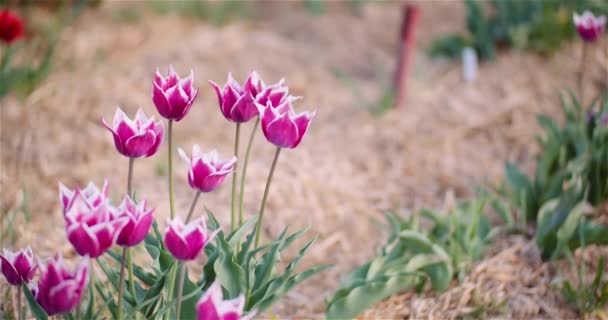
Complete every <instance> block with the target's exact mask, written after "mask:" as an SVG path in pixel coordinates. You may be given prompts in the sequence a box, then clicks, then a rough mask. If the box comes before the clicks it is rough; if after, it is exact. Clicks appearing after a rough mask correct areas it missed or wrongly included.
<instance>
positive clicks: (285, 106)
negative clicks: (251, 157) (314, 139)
mask: <svg viewBox="0 0 608 320" xmlns="http://www.w3.org/2000/svg"><path fill="white" fill-rule="evenodd" d="M294 100H296V98H293V97H288V98H286V99H285V101H283V102H282V103H281V104H280V105H279V106H278V107H276V108H273V107H272V105H271V104H270V103H268V104H267V105H266V106H263V105H260V104H258V105H257V107H258V109H259V111H260V116H261V119H262V121H261V122H262V131H263V132H264V136H266V140H268V141H269V142H270V143H272V144H274V145H275V146H277V147H280V148H295V147H297V146H298V145H299V144H300V142H302V138H303V137H304V134H306V131H307V130H308V127H309V126H310V122H311V121H312V119H313V118H314V116H315V114H316V112H302V113H300V114H296V113H295V112H294V111H293V107H292V105H291V102H292V101H294Z"/></svg>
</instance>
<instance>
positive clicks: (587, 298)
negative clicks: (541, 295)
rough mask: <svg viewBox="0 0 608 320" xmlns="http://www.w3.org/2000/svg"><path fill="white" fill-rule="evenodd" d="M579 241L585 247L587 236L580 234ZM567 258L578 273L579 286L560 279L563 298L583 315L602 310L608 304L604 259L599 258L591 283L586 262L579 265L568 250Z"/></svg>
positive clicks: (559, 284)
mask: <svg viewBox="0 0 608 320" xmlns="http://www.w3.org/2000/svg"><path fill="white" fill-rule="evenodd" d="M579 239H580V241H581V243H583V245H582V247H584V242H585V235H584V233H583V232H579ZM566 257H567V258H568V262H569V263H570V267H571V268H572V270H575V271H576V276H577V282H578V283H577V284H572V283H571V282H570V281H569V280H567V279H565V280H563V279H558V281H557V282H558V286H559V289H560V292H561V294H562V296H563V297H564V298H565V299H566V300H567V301H568V302H570V303H571V304H573V305H574V306H575V307H576V310H577V311H578V312H579V313H582V314H583V315H586V314H588V313H590V312H593V311H595V310H597V309H600V308H602V307H603V306H605V305H606V302H608V280H606V278H605V275H604V267H605V263H604V257H602V256H600V257H599V258H598V264H597V270H596V271H595V274H594V277H593V280H592V281H591V282H589V283H588V282H586V281H585V275H586V274H587V270H586V269H587V268H586V265H585V261H584V260H582V261H581V262H580V265H577V263H576V261H575V260H574V256H573V255H572V251H570V250H569V249H567V250H566Z"/></svg>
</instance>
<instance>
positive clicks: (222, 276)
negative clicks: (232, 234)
mask: <svg viewBox="0 0 608 320" xmlns="http://www.w3.org/2000/svg"><path fill="white" fill-rule="evenodd" d="M216 239H217V247H218V257H217V260H216V261H215V263H214V264H213V267H214V269H215V274H216V277H217V279H218V280H219V281H220V283H221V284H222V287H224V288H225V289H226V291H228V296H229V298H235V297H237V296H238V295H239V294H241V293H243V292H245V270H243V267H242V266H240V265H239V264H237V263H236V257H235V250H234V248H232V247H231V246H230V244H229V243H228V242H227V241H226V240H225V239H223V237H222V236H221V235H220V234H218V235H217V236H216Z"/></svg>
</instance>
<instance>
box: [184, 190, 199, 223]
mask: <svg viewBox="0 0 608 320" xmlns="http://www.w3.org/2000/svg"><path fill="white" fill-rule="evenodd" d="M200 196H201V192H200V191H197V192H196V195H194V199H192V204H191V205H190V210H189V211H188V216H187V217H186V223H188V221H190V218H192V213H193V212H194V208H195V207H196V203H197V202H198V198H199V197H200Z"/></svg>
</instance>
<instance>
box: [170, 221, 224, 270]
mask: <svg viewBox="0 0 608 320" xmlns="http://www.w3.org/2000/svg"><path fill="white" fill-rule="evenodd" d="M214 236H215V234H212V235H211V236H209V235H208V231H207V224H206V223H205V220H204V219H203V218H198V219H196V220H194V221H191V222H189V223H188V224H186V225H184V223H183V222H182V219H181V218H180V217H179V216H176V217H175V219H173V221H170V220H169V221H168V224H167V230H166V231H165V236H164V239H163V242H164V243H165V247H166V248H167V250H168V251H169V252H170V253H171V255H173V257H175V259H177V260H180V261H189V260H194V259H196V258H197V257H198V255H199V254H200V253H201V251H203V248H204V247H205V245H206V244H207V242H209V240H211V239H212V238H213V237H214Z"/></svg>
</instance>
